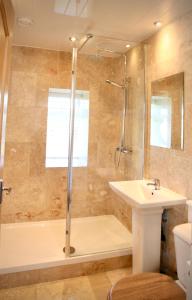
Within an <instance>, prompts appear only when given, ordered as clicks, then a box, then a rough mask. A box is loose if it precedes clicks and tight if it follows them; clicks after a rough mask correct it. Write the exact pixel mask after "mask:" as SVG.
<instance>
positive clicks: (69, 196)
mask: <svg viewBox="0 0 192 300" xmlns="http://www.w3.org/2000/svg"><path fill="white" fill-rule="evenodd" d="M92 37H93V35H92V34H87V35H86V36H85V37H84V38H83V39H82V40H81V41H80V46H79V47H76V46H75V47H73V51H72V70H71V101H70V117H69V147H68V168H67V207H66V231H65V247H64V248H63V251H64V252H65V256H66V257H69V256H70V254H72V253H74V252H75V248H74V247H72V246H71V209H72V188H73V146H74V123H75V97H76V83H77V56H78V52H79V51H80V50H81V49H82V48H83V47H84V45H85V44H86V43H87V42H88V40H89V39H91V38H92ZM71 40H72V39H71Z"/></svg>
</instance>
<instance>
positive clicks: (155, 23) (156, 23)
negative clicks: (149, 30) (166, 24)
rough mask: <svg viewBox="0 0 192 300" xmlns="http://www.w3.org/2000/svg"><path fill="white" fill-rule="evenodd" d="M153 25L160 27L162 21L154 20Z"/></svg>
mask: <svg viewBox="0 0 192 300" xmlns="http://www.w3.org/2000/svg"><path fill="white" fill-rule="evenodd" d="M153 25H154V26H155V27H158V28H159V27H161V26H162V23H161V22H160V21H155V22H154V23H153Z"/></svg>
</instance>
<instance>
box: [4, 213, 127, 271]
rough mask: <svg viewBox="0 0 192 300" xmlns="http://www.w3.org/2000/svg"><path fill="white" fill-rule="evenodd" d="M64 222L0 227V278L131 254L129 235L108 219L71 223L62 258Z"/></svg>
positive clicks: (115, 221)
mask: <svg viewBox="0 0 192 300" xmlns="http://www.w3.org/2000/svg"><path fill="white" fill-rule="evenodd" d="M64 245H65V220H64V219H62V220H53V221H41V222H26V223H11V224H2V225H1V245H0V274H5V273H13V272H19V271H27V270H34V269H41V268H48V267H54V266H60V265H65V264H72V263H79V262H85V261H93V260H99V259H104V258H110V257H115V256H123V255H129V254H131V253H132V235H131V233H130V232H129V231H128V230H127V229H126V228H125V227H124V226H123V225H122V224H121V223H120V222H119V221H118V220H117V218H116V217H114V216H112V215H104V216H96V217H86V218H76V219H72V231H71V245H72V246H73V247H75V249H76V251H75V253H74V254H73V255H72V257H68V258H66V257H65V254H64V253H63V247H64Z"/></svg>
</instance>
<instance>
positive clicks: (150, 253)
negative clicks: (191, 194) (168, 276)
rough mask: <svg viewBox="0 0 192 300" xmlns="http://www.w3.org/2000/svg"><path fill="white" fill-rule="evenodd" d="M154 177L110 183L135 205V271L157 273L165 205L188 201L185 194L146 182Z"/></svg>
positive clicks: (133, 226) (133, 215) (133, 216)
mask: <svg viewBox="0 0 192 300" xmlns="http://www.w3.org/2000/svg"><path fill="white" fill-rule="evenodd" d="M149 182H152V180H131V181H116V182H110V183H109V185H110V187H111V189H112V190H113V191H114V192H115V193H116V194H118V195H119V196H120V197H121V198H123V199H124V200H125V201H126V202H127V203H128V204H129V205H130V206H131V207H132V233H133V272H134V273H140V272H158V271H159V267H160V251H161V219H162V212H163V209H164V208H170V207H173V206H175V205H179V204H185V203H186V200H187V199H186V197H184V196H182V195H180V194H177V193H175V192H173V191H171V190H169V189H166V188H164V187H160V190H155V189H154V186H149V185H147V183H149Z"/></svg>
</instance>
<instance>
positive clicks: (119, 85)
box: [106, 79, 125, 89]
mask: <svg viewBox="0 0 192 300" xmlns="http://www.w3.org/2000/svg"><path fill="white" fill-rule="evenodd" d="M106 83H109V84H112V85H114V86H116V87H118V88H120V89H124V88H125V86H124V85H121V84H118V83H116V82H115V81H112V80H109V79H107V80H106Z"/></svg>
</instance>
